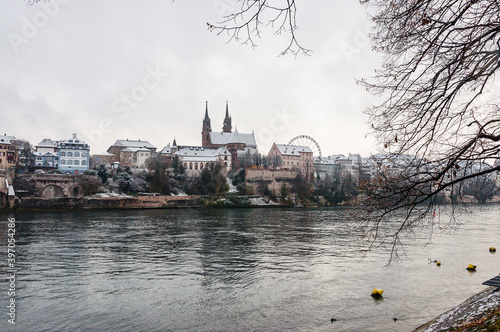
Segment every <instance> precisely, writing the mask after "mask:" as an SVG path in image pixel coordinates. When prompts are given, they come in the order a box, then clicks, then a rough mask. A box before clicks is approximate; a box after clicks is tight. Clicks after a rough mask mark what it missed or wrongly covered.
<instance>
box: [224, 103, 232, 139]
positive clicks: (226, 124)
mask: <svg viewBox="0 0 500 332" xmlns="http://www.w3.org/2000/svg"><path fill="white" fill-rule="evenodd" d="M231 129H232V126H231V117H230V116H229V108H228V106H227V101H226V117H225V118H224V125H223V126H222V132H224V133H231V132H232V131H231Z"/></svg>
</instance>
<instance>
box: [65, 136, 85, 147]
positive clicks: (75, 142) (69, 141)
mask: <svg viewBox="0 0 500 332" xmlns="http://www.w3.org/2000/svg"><path fill="white" fill-rule="evenodd" d="M66 144H72V145H87V143H85V142H84V141H82V140H81V139H79V138H78V137H77V136H76V134H73V137H71V138H68V139H66V140H63V141H59V142H58V145H59V147H62V146H64V145H66Z"/></svg>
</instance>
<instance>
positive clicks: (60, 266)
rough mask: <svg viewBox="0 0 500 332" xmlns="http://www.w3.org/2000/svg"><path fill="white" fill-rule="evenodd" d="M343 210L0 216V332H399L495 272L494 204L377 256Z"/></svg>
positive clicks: (498, 209) (498, 267)
mask: <svg viewBox="0 0 500 332" xmlns="http://www.w3.org/2000/svg"><path fill="white" fill-rule="evenodd" d="M346 212H348V210H346V209H343V208H324V209H214V210H206V209H192V210H189V209H186V210H137V211H79V212H44V213H40V212H37V213H11V214H8V215H7V214H1V215H0V220H1V223H0V232H1V234H0V241H1V243H0V245H1V247H2V248H1V249H0V250H2V262H1V269H2V275H3V276H5V275H8V272H9V268H8V267H7V255H6V252H7V232H8V230H7V228H8V226H7V225H8V224H7V217H11V218H15V220H16V235H15V240H16V247H15V249H16V263H15V270H16V272H15V274H16V282H15V283H16V295H15V301H16V302H15V303H16V308H15V311H16V321H15V322H16V324H15V325H12V324H10V323H8V322H7V319H8V316H7V313H8V308H7V305H8V304H9V302H8V301H9V299H10V298H8V297H7V293H8V292H7V290H8V289H7V288H8V287H9V286H8V282H6V281H5V278H3V280H2V289H1V295H0V299H1V301H2V302H1V308H3V309H1V310H3V313H2V315H1V316H0V317H2V320H3V321H2V322H1V323H0V327H2V328H1V330H2V331H6V330H7V331H412V330H413V329H414V328H416V327H418V326H419V325H421V324H423V323H425V322H427V321H428V320H430V319H432V318H434V317H435V316H437V315H439V314H441V313H442V312H444V311H446V310H448V309H450V308H452V307H453V306H455V305H458V304H459V303H461V302H462V301H464V300H465V299H466V298H468V297H470V296H471V295H473V294H475V293H477V292H479V291H481V290H483V289H484V288H485V286H482V285H481V283H482V282H483V281H485V280H487V279H489V278H491V277H493V276H495V275H497V274H498V273H499V272H500V260H499V258H500V256H499V255H500V254H498V253H496V254H495V253H493V254H492V253H490V252H489V251H488V248H489V247H491V246H493V247H497V248H499V249H500V205H490V206H486V207H473V208H472V212H473V213H472V214H463V215H459V216H458V218H457V220H456V221H455V222H454V223H455V224H461V225H460V226H459V227H458V228H456V229H455V228H453V229H450V228H447V227H442V228H441V229H439V228H438V227H435V228H434V231H433V233H432V238H431V240H430V241H429V239H430V234H431V230H430V228H428V227H421V228H418V229H416V230H415V231H414V232H413V233H412V234H409V235H407V236H406V237H405V241H404V245H405V255H404V256H402V257H401V260H400V261H397V262H394V263H391V264H389V265H388V264H387V263H388V260H389V254H390V247H380V248H375V249H373V250H372V251H370V252H368V253H366V244H365V242H362V241H361V240H360V239H361V237H362V234H360V233H359V232H358V231H357V230H356V228H355V227H354V226H355V220H353V219H352V217H350V216H351V213H346ZM350 212H352V211H350ZM440 216H441V218H440V225H438V226H446V225H447V224H448V222H449V218H448V217H447V216H445V215H444V214H443V215H441V213H439V215H438V216H437V217H436V218H439V217H440ZM436 220H437V219H436ZM365 254H366V255H365ZM429 258H431V259H439V260H440V261H441V262H442V265H441V266H439V267H438V266H437V265H436V264H431V263H429V261H428V259H429ZM470 263H472V264H474V265H477V266H478V267H477V271H476V272H473V273H470V272H468V271H466V269H465V268H466V267H467V265H468V264H470ZM373 288H381V289H384V290H385V291H384V296H383V299H381V300H374V299H373V298H372V297H371V296H370V293H371V291H372V290H373ZM331 318H334V319H336V321H334V322H332V321H331ZM393 318H397V321H394V320H393Z"/></svg>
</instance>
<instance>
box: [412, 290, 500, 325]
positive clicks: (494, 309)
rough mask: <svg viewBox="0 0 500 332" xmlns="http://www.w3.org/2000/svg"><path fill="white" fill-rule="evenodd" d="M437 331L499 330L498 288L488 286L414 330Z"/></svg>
mask: <svg viewBox="0 0 500 332" xmlns="http://www.w3.org/2000/svg"><path fill="white" fill-rule="evenodd" d="M437 331H457V332H458V331H491V332H493V331H500V289H499V288H498V287H495V288H493V287H491V288H488V289H486V290H485V291H483V292H481V293H479V294H476V295H474V296H472V297H471V298H469V299H467V300H466V301H465V302H463V303H462V304H460V305H459V306H457V307H455V308H453V309H451V310H449V311H447V312H445V313H444V314H442V315H441V316H439V317H437V318H435V319H433V320H432V321H430V322H429V323H427V324H425V325H423V326H421V327H419V328H418V329H416V330H415V331H414V332H437Z"/></svg>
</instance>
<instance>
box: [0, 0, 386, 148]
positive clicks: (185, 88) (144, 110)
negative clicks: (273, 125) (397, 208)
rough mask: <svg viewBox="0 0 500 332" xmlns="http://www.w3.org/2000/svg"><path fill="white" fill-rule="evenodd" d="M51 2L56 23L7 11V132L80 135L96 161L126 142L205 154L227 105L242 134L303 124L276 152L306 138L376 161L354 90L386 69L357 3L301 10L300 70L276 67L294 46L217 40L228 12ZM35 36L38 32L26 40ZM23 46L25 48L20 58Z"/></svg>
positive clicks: (34, 139)
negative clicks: (303, 52) (158, 75)
mask: <svg viewBox="0 0 500 332" xmlns="http://www.w3.org/2000/svg"><path fill="white" fill-rule="evenodd" d="M51 1H52V2H53V4H54V3H58V4H59V8H58V10H57V12H56V11H55V10H54V9H53V10H54V12H53V13H52V14H53V15H49V14H48V13H49V12H48V11H47V9H45V10H44V9H43V8H42V7H41V6H40V5H35V6H26V5H25V4H24V3H23V2H22V1H18V0H6V1H2V3H1V4H0V22H1V23H0V35H1V36H2V37H3V38H1V40H0V59H1V60H2V67H1V72H0V74H1V79H0V98H1V101H0V106H1V109H0V111H1V113H2V118H3V119H6V121H2V124H3V126H2V128H0V130H1V131H4V132H6V133H8V134H13V135H16V136H18V137H22V138H25V139H28V140H30V141H31V143H33V144H36V143H38V142H39V141H41V140H42V139H43V138H52V139H65V138H67V137H69V136H70V135H71V134H72V133H73V132H77V133H78V134H79V136H80V137H81V138H83V139H86V140H87V141H89V143H90V144H91V152H94V153H96V152H101V151H104V150H106V148H107V147H108V146H109V145H110V144H112V143H113V142H114V141H115V140H116V139H118V138H135V139H138V138H140V139H143V140H149V141H150V142H151V143H153V144H154V145H156V146H157V147H158V148H162V147H163V146H164V145H166V144H167V143H169V142H171V141H172V139H173V137H174V136H175V137H176V138H177V142H178V143H180V142H182V143H181V144H200V142H201V136H200V131H201V120H202V117H203V113H204V106H205V100H208V101H209V108H210V110H209V111H210V115H211V117H212V127H213V130H219V129H220V128H219V127H221V126H222V119H223V116H224V109H225V101H226V100H229V107H230V112H231V115H232V117H233V124H236V125H237V126H238V129H239V130H240V131H246V132H250V131H251V130H255V132H256V133H259V131H262V130H265V129H266V128H268V127H269V126H270V122H272V121H273V118H274V117H276V112H283V111H286V112H288V113H290V114H293V115H294V119H293V121H290V123H287V124H286V126H284V127H282V128H281V127H280V128H281V130H280V131H276V132H275V133H274V137H273V138H274V139H275V140H276V141H277V142H282V143H283V142H288V140H290V139H291V138H292V137H294V136H296V135H299V134H308V135H310V136H313V137H315V138H316V140H317V141H318V142H319V143H320V144H321V146H322V148H323V151H324V153H326V154H333V153H349V152H353V153H354V152H356V153H361V154H364V155H366V154H368V153H369V152H370V151H374V148H373V146H372V144H371V142H370V141H367V140H366V139H365V133H366V130H367V126H366V125H365V122H366V120H365V117H364V116H363V114H362V111H363V109H364V108H366V107H367V106H369V105H370V104H371V103H372V102H373V99H372V97H371V96H370V95H368V94H367V93H366V92H364V91H363V90H361V89H360V88H359V87H358V86H356V85H355V84H354V79H355V78H360V77H363V76H369V75H370V74H371V73H372V72H373V68H375V67H376V66H377V64H378V63H379V59H378V57H377V56H376V55H375V54H373V53H372V52H371V51H370V47H369V45H368V44H367V43H365V41H364V39H363V38H366V35H365V34H364V30H365V29H366V27H367V25H368V20H367V18H366V15H365V13H364V11H363V9H362V8H361V7H360V6H359V4H357V3H356V2H352V1H348V0H343V1H335V2H331V3H326V2H320V1H319V0H316V1H304V2H301V3H300V6H299V13H298V22H299V24H300V29H299V30H298V36H299V38H300V39H301V42H302V44H304V46H306V47H308V48H311V49H312V50H313V51H314V53H313V54H312V56H311V57H298V58H297V59H294V58H293V57H277V55H278V54H279V53H280V51H281V50H282V49H283V48H284V47H285V45H286V42H287V40H286V38H285V37H284V36H274V35H272V34H271V33H269V32H267V33H265V34H264V36H263V39H261V40H257V41H258V47H257V48H256V49H251V48H249V47H247V46H241V45H238V44H237V43H230V44H227V43H226V41H227V39H225V38H224V37H223V36H219V37H217V36H215V35H214V34H213V33H210V32H209V31H207V29H206V22H207V21H210V22H214V21H215V20H217V19H218V17H219V15H220V13H221V10H220V8H219V7H217V6H218V5H220V3H221V2H220V1H219V0H217V1H198V2H196V3H195V2H193V1H187V0H186V1H177V2H175V3H174V4H172V3H171V2H170V1H158V0H146V1H132V0H130V1H118V0H110V1H97V0H89V1H80V0H72V1H69V0H64V1H62V0H59V2H58V1H57V0H51ZM226 3H228V4H229V2H226ZM43 13H45V14H46V17H47V18H48V19H47V20H46V22H45V21H43V20H42V18H43ZM37 20H38V21H37ZM27 22H28V23H27ZM30 24H33V25H34V26H35V28H36V29H35V30H37V31H36V33H35V32H34V31H32V34H31V35H30V36H29V38H25V37H23V29H24V30H25V31H24V32H26V31H28V32H29V27H27V26H29V25H30ZM37 25H38V27H37ZM14 34H15V35H17V36H21V37H22V38H24V39H23V40H22V42H21V43H19V44H17V45H16V46H15V47H13V37H12V36H13V35H14ZM14 40H16V41H17V42H19V39H15V38H14ZM346 50H347V51H348V52H347V53H346ZM346 54H348V56H346ZM151 68H159V70H161V72H162V73H164V75H163V76H162V79H161V82H157V83H158V84H157V86H155V87H154V88H152V86H151V84H150V85H149V88H151V89H149V88H145V87H144V86H143V83H144V80H145V78H146V77H147V75H149V71H151ZM141 87H143V90H145V91H146V92H147V93H146V95H145V96H143V94H141V91H142V90H141ZM133 93H135V94H136V97H137V98H136V99H137V100H140V102H134V104H137V105H135V106H134V107H129V110H128V113H127V115H126V116H125V115H124V111H123V109H122V111H116V102H117V100H118V101H120V100H121V99H122V96H123V95H124V94H125V95H131V94H133ZM139 97H140V98H139ZM137 100H136V101H137ZM121 106H123V104H122V105H121ZM103 127H106V130H104V131H103V130H101V129H102V128H103ZM110 127H112V129H110ZM96 130H99V131H101V134H102V137H100V138H99V140H97V139H96V136H95V135H94V137H92V132H94V133H95V131H96ZM271 143H272V142H271ZM271 143H269V142H268V141H266V142H264V144H263V145H261V146H260V147H259V148H260V150H261V151H262V152H264V153H267V151H268V149H269V147H270V144H271Z"/></svg>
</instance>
